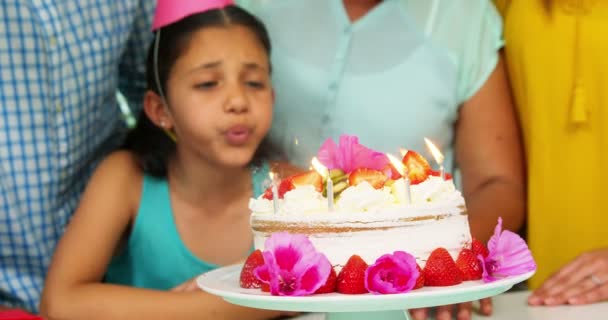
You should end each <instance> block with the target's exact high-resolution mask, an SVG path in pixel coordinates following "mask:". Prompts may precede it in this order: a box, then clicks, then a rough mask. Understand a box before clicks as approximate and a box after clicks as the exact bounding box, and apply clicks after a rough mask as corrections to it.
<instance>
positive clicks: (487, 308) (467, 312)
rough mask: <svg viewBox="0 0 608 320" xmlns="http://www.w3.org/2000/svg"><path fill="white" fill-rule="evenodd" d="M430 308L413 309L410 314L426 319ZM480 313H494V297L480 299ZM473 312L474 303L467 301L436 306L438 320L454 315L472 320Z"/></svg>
mask: <svg viewBox="0 0 608 320" xmlns="http://www.w3.org/2000/svg"><path fill="white" fill-rule="evenodd" d="M429 310H430V309H429V308H421V309H412V310H410V314H411V315H412V318H414V320H426V319H427V318H428V312H429ZM477 312H479V314H481V315H484V316H489V315H491V314H492V299H491V298H486V299H481V300H479V310H477ZM472 313H473V303H472V302H465V303H460V304H457V305H449V306H441V307H437V308H436V312H435V319H436V320H451V319H452V315H454V316H456V319H458V320H470V319H471V316H472Z"/></svg>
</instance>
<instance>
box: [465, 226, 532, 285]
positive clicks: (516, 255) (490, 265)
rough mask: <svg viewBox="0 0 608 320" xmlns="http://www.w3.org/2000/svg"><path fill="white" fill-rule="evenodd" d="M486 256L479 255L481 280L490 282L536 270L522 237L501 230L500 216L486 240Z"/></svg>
mask: <svg viewBox="0 0 608 320" xmlns="http://www.w3.org/2000/svg"><path fill="white" fill-rule="evenodd" d="M488 251H489V254H488V256H487V257H486V258H485V259H484V258H483V256H481V255H479V256H478V257H477V258H478V259H479V260H480V261H481V265H482V267H483V281H484V282H492V281H496V280H499V279H502V278H505V277H508V276H516V275H520V274H524V273H527V272H530V271H534V270H536V263H535V262H534V258H533V257H532V253H531V252H530V249H528V245H526V242H525V241H524V239H522V238H521V237H520V236H519V235H517V234H516V233H513V232H511V231H509V230H502V218H498V224H497V225H496V228H495V229H494V235H493V236H492V238H490V241H488Z"/></svg>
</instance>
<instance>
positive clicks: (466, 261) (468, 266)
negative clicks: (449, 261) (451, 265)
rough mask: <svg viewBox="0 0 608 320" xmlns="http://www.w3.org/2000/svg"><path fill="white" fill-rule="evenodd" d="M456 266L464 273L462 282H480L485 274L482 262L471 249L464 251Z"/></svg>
mask: <svg viewBox="0 0 608 320" xmlns="http://www.w3.org/2000/svg"><path fill="white" fill-rule="evenodd" d="M456 266H457V267H458V269H460V272H462V280H464V281H468V280H479V279H481V275H482V274H483V269H482V266H481V261H479V259H477V255H476V254H475V253H474V252H473V250H471V249H466V248H465V249H462V251H460V253H459V254H458V259H456Z"/></svg>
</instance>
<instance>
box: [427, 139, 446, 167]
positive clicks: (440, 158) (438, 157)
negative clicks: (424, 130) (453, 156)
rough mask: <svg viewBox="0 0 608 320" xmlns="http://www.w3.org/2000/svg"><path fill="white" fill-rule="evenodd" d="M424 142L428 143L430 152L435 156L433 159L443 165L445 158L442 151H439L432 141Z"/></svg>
mask: <svg viewBox="0 0 608 320" xmlns="http://www.w3.org/2000/svg"><path fill="white" fill-rule="evenodd" d="M424 142H425V143H426V146H427V147H428V148H429V150H430V151H431V153H432V154H433V158H435V161H436V162H437V163H438V164H442V163H443V158H444V157H443V154H442V153H441V151H439V149H437V147H436V146H435V145H434V144H433V143H432V142H431V140H429V139H427V138H424Z"/></svg>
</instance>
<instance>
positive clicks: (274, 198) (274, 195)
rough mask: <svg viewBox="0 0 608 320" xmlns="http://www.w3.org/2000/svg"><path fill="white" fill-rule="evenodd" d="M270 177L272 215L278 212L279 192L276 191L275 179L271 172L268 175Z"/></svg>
mask: <svg viewBox="0 0 608 320" xmlns="http://www.w3.org/2000/svg"><path fill="white" fill-rule="evenodd" d="M268 176H270V183H271V188H270V189H271V190H272V205H273V207H274V214H277V212H278V211H279V191H278V190H277V179H276V176H275V174H274V173H273V172H270V173H268Z"/></svg>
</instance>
